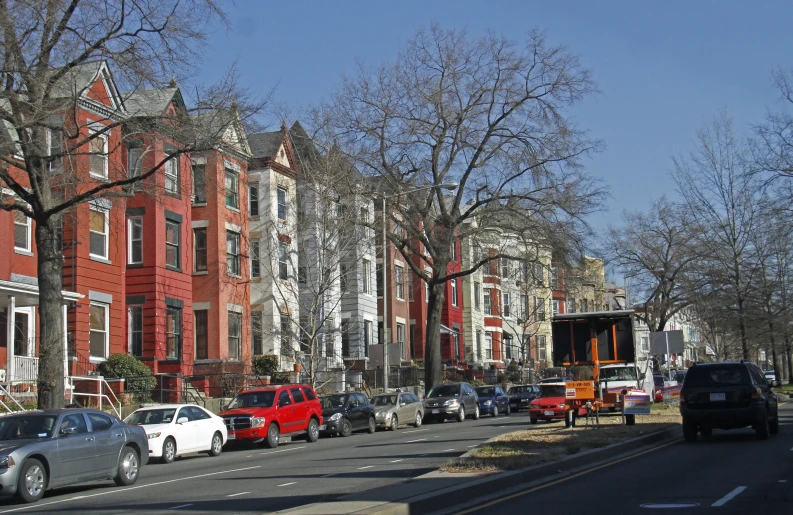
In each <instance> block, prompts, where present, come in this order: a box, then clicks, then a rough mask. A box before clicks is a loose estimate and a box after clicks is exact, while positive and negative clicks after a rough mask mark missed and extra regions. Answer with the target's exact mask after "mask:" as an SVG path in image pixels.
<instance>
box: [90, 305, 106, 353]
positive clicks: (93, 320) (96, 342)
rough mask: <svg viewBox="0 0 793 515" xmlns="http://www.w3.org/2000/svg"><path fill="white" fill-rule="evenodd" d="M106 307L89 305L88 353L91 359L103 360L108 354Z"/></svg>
mask: <svg viewBox="0 0 793 515" xmlns="http://www.w3.org/2000/svg"><path fill="white" fill-rule="evenodd" d="M108 318H109V317H108V305H107V304H99V303H93V302H92V303H91V306H90V316H89V322H90V324H89V326H90V335H89V340H90V345H89V353H90V357H92V358H99V359H105V358H107V352H108V341H109V338H108V335H109V330H108V323H109V320H108Z"/></svg>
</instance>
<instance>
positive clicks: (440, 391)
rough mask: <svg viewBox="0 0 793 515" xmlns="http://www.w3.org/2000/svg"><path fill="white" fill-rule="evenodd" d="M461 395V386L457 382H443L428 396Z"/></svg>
mask: <svg viewBox="0 0 793 515" xmlns="http://www.w3.org/2000/svg"><path fill="white" fill-rule="evenodd" d="M459 396H460V386H459V385H456V384H443V385H440V386H436V387H435V388H433V389H432V390H430V393H429V394H428V395H427V397H459Z"/></svg>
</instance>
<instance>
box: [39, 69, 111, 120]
mask: <svg viewBox="0 0 793 515" xmlns="http://www.w3.org/2000/svg"><path fill="white" fill-rule="evenodd" d="M60 70H62V68H59V69H56V70H53V71H52V73H53V74H55V73H57V72H58V71H60ZM97 80H101V81H102V82H103V83H104V84H105V87H106V89H107V94H108V97H109V99H110V101H111V104H112V105H111V106H110V108H111V109H115V110H117V111H120V112H124V111H125V106H124V101H123V98H122V96H121V93H120V92H119V90H118V87H117V86H116V81H115V80H114V79H113V74H112V73H111V72H110V68H109V67H108V66H107V61H104V60H99V61H90V62H87V63H82V64H79V65H77V66H74V67H72V68H71V69H69V70H68V71H67V72H66V73H65V74H64V75H63V76H62V77H61V78H60V79H58V81H57V82H55V84H53V86H52V93H51V96H52V97H53V98H66V97H77V96H78V95H79V96H80V97H81V98H84V99H87V98H88V97H87V93H88V91H89V90H90V88H91V86H92V85H93V84H94V83H95V82H96V81H97ZM94 102H96V101H95V100H94ZM97 103H98V102H97ZM105 107H107V106H105Z"/></svg>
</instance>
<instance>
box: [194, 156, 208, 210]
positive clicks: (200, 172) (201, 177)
mask: <svg viewBox="0 0 793 515" xmlns="http://www.w3.org/2000/svg"><path fill="white" fill-rule="evenodd" d="M206 173H207V172H206V165H204V164H198V163H193V202H195V203H196V204H204V203H206V201H207V186H206V180H207V179H206Z"/></svg>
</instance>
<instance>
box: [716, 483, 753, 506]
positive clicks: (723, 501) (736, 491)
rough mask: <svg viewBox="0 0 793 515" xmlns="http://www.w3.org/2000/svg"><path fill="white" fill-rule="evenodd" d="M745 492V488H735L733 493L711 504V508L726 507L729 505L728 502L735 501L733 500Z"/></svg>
mask: <svg viewBox="0 0 793 515" xmlns="http://www.w3.org/2000/svg"><path fill="white" fill-rule="evenodd" d="M744 490H746V487H745V486H739V487H737V488H735V489H734V490H733V491H732V492H730V493H728V494H727V495H725V496H724V497H722V498H721V499H719V500H718V501H716V502H714V503H713V504H711V507H713V508H718V507H719V506H724V505H725V504H727V503H728V502H730V501H731V500H733V498H735V497H736V496H738V495H740V494H741V492H743V491H744Z"/></svg>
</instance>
